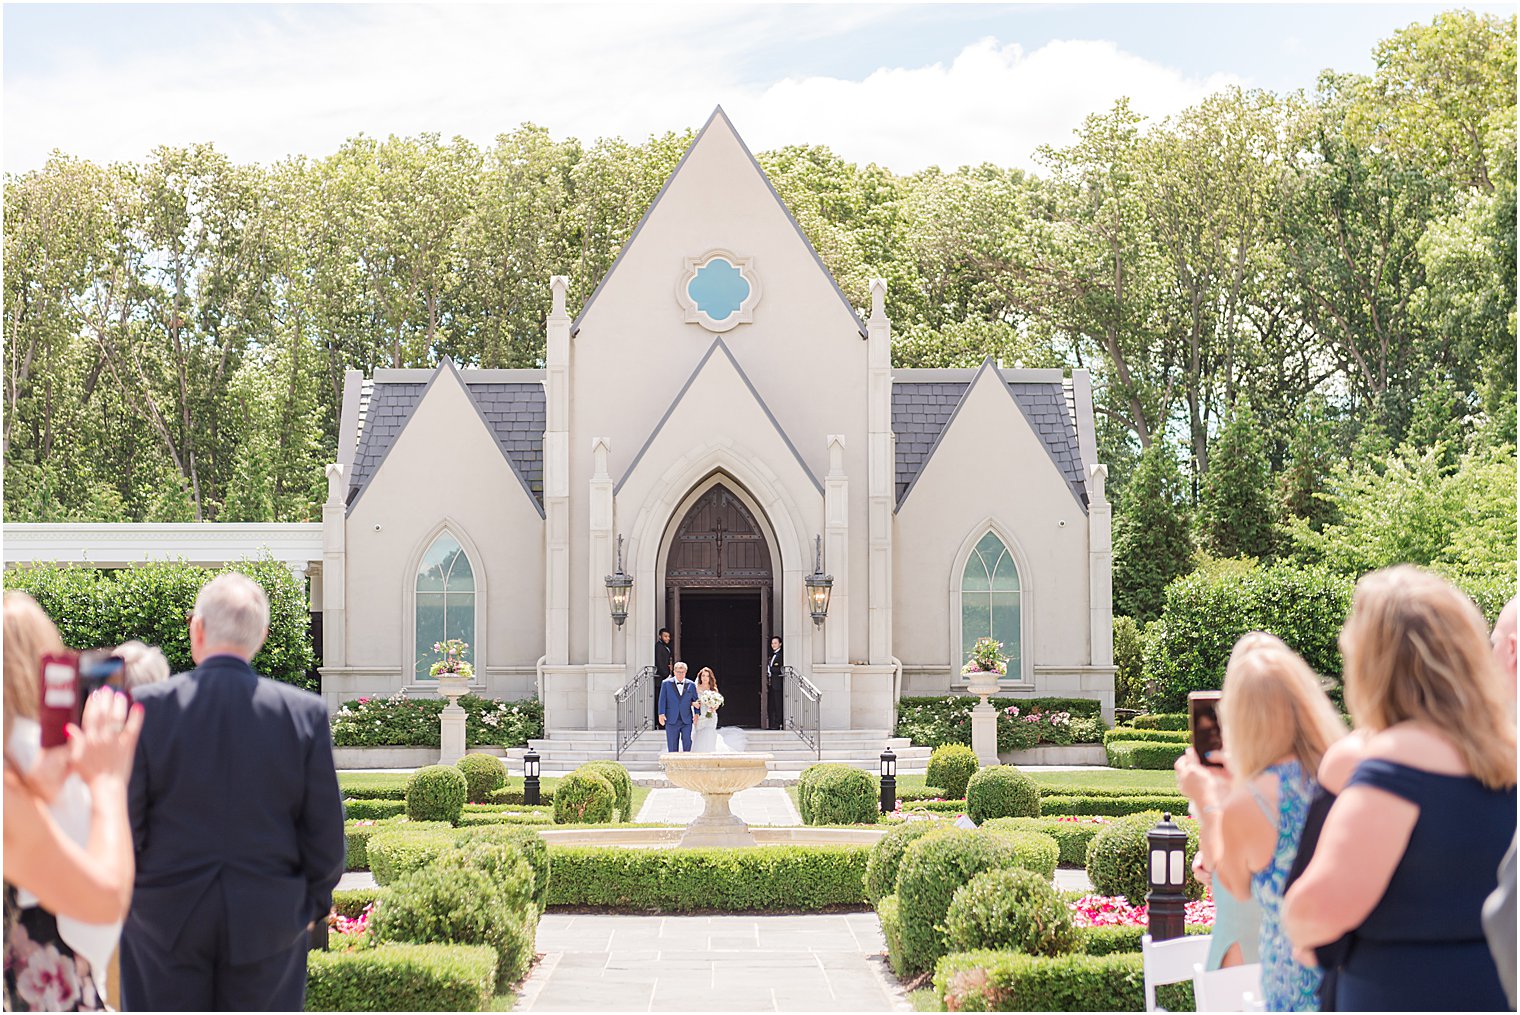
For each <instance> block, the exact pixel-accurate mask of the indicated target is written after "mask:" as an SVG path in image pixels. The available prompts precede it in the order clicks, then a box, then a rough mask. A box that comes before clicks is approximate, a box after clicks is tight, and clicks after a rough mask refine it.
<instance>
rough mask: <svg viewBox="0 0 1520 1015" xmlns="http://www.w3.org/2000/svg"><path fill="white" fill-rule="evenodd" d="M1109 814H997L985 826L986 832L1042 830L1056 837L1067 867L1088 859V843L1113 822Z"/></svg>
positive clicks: (1060, 854)
mask: <svg viewBox="0 0 1520 1015" xmlns="http://www.w3.org/2000/svg"><path fill="white" fill-rule="evenodd" d="M1110 823H1111V822H1110V820H1109V819H1108V818H1099V817H1093V816H1090V815H1089V816H1084V817H1081V818H1078V819H1076V820H1063V819H1061V818H1059V817H1042V818H995V819H993V820H992V821H989V822H987V823H986V824H985V825H983V826H982V831H984V832H1005V833H1006V832H1039V833H1040V834H1042V835H1048V836H1050V837H1051V838H1052V839H1054V840H1055V841H1056V847H1057V849H1058V850H1059V855H1058V859H1057V862H1058V863H1059V864H1060V865H1061V866H1065V867H1081V866H1082V865H1083V864H1085V863H1087V844H1088V843H1089V842H1092V840H1093V837H1094V836H1095V835H1097V834H1098V833H1099V832H1101V831H1103V829H1105V828H1107V827H1108V826H1109V824H1110Z"/></svg>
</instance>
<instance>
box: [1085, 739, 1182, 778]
mask: <svg viewBox="0 0 1520 1015" xmlns="http://www.w3.org/2000/svg"><path fill="white" fill-rule="evenodd" d="M1187 748H1188V745H1187V743H1186V741H1183V742H1180V743H1153V742H1149V741H1145V740H1119V741H1116V742H1114V743H1110V744H1106V745H1104V749H1105V750H1106V751H1108V763H1109V764H1110V765H1112V766H1113V767H1114V768H1138V769H1146V770H1149V771H1164V770H1166V769H1168V768H1171V767H1172V766H1173V765H1174V764H1175V763H1176V761H1177V759H1178V758H1180V757H1182V754H1183V752H1184V751H1186V750H1187Z"/></svg>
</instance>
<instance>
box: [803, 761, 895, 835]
mask: <svg viewBox="0 0 1520 1015" xmlns="http://www.w3.org/2000/svg"><path fill="white" fill-rule="evenodd" d="M879 799H880V797H879V794H878V793H877V787H876V780H875V779H872V778H871V775H870V773H869V772H866V771H864V770H862V769H859V768H851V767H850V766H849V765H809V766H808V767H807V768H806V769H805V770H804V771H803V773H802V776H801V778H800V779H799V780H798V785H797V803H798V808H797V809H798V811H799V812H800V813H801V814H802V823H803V824H805V825H874V824H876V817H877V805H878V801H879Z"/></svg>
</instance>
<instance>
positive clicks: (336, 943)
mask: <svg viewBox="0 0 1520 1015" xmlns="http://www.w3.org/2000/svg"><path fill="white" fill-rule="evenodd" d="M374 912H375V904H374V903H373V902H371V903H370V904H369V905H367V906H365V907H364V911H363V912H361V913H360V914H359V915H358V916H357V917H355V918H354V919H349V918H348V917H346V916H344V915H343V914H342V913H334V914H333V916H332V917H331V919H330V920H329V921H328V926H329V927H331V928H332V933H331V936H330V937H329V943H328V946H329V947H330V948H332V949H333V950H334V951H342V952H351V951H353V950H354V949H356V948H363V947H365V946H366V945H368V943H369V918H370V916H371V915H373V913H374Z"/></svg>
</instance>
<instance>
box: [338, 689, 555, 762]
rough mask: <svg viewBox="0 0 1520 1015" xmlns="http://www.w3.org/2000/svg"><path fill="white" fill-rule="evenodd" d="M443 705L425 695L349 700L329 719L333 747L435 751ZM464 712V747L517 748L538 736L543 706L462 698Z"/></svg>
mask: <svg viewBox="0 0 1520 1015" xmlns="http://www.w3.org/2000/svg"><path fill="white" fill-rule="evenodd" d="M447 704H448V703H447V702H445V701H444V700H443V699H442V698H440V697H438V696H436V695H434V694H431V693H429V695H428V696H427V697H419V696H416V695H407V694H403V693H402V692H400V691H397V692H396V693H395V694H393V695H391V696H390V697H389V698H379V697H371V698H354V699H352V700H350V701H345V702H344V703H343V704H342V706H341V707H340V708H339V709H338V711H337V712H335V713H333V718H332V730H333V745H334V746H336V747H437V746H438V737H439V724H438V717H439V716H440V715H441V714H442V713H443V709H444V706H445V705H447ZM459 707H460V708H462V709H464V739H465V746H466V747H469V748H475V747H521V746H523V745H524V744H526V743H527V742H528V741H529V740H534V739H538V738H539V737H542V736H543V735H544V706H543V703H542V702H540V701H538V700H536V699H533V698H526V699H523V700H521V701H505V700H503V699H500V698H482V697H480V696H479V695H475V694H466V695H464V696H463V697H461V698H460V699H459Z"/></svg>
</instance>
